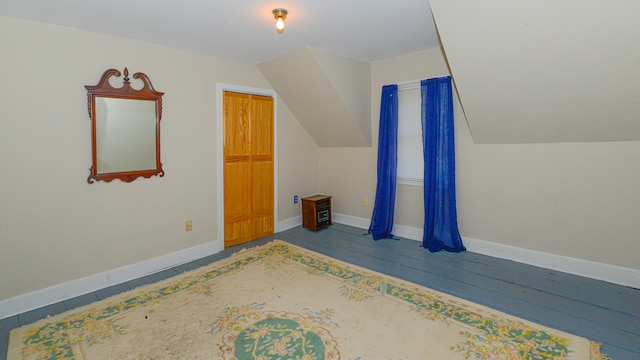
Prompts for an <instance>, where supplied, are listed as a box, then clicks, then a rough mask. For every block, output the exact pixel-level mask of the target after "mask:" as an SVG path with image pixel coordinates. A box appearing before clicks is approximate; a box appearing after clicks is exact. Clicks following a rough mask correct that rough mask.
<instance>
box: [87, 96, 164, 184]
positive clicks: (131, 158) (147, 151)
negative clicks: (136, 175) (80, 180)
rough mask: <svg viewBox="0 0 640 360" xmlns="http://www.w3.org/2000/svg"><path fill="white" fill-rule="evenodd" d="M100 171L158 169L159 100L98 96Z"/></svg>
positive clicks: (98, 165) (98, 166)
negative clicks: (157, 106)
mask: <svg viewBox="0 0 640 360" xmlns="http://www.w3.org/2000/svg"><path fill="white" fill-rule="evenodd" d="M96 152H97V154H96V156H97V164H96V171H97V173H98V174H105V173H113V172H123V171H136V170H153V169H155V168H156V102H155V101H151V100H130V99H113V98H106V97H96Z"/></svg>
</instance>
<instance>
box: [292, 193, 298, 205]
mask: <svg viewBox="0 0 640 360" xmlns="http://www.w3.org/2000/svg"><path fill="white" fill-rule="evenodd" d="M293 203H294V204H297V203H298V195H293Z"/></svg>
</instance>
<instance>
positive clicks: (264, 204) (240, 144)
mask: <svg viewBox="0 0 640 360" xmlns="http://www.w3.org/2000/svg"><path fill="white" fill-rule="evenodd" d="M223 106H224V120H223V123H224V126H223V131H224V150H223V152H224V245H225V247H226V246H231V245H236V244H241V243H244V242H247V241H250V240H254V239H257V238H259V237H262V236H266V235H269V234H273V222H274V212H273V201H274V200H273V181H274V180H273V174H274V173H273V171H274V169H273V98H271V97H268V96H259V95H251V94H240V93H234V92H224V101H223Z"/></svg>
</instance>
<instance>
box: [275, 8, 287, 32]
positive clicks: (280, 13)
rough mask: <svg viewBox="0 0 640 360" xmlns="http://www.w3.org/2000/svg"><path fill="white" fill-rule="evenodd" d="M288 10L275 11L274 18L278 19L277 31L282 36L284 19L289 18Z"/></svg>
mask: <svg viewBox="0 0 640 360" xmlns="http://www.w3.org/2000/svg"><path fill="white" fill-rule="evenodd" d="M287 14H288V12H287V10H286V9H280V8H278V9H273V16H274V17H275V18H276V31H277V32H278V34H282V33H283V32H284V19H286V18H287Z"/></svg>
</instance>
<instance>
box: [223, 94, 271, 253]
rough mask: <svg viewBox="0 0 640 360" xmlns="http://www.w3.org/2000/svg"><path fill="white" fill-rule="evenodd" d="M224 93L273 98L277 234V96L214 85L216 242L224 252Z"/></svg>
mask: <svg viewBox="0 0 640 360" xmlns="http://www.w3.org/2000/svg"><path fill="white" fill-rule="evenodd" d="M225 91H231V92H236V93H242V94H251V95H260V96H269V97H271V98H273V233H274V234H275V233H277V232H278V94H277V93H276V92H275V91H274V90H273V89H262V88H254V87H248V86H241V85H233V84H225V83H216V162H217V166H216V173H217V176H218V241H219V243H220V248H219V250H220V251H222V250H224V158H223V156H224V134H223V123H224V99H223V95H224V92H225Z"/></svg>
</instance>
